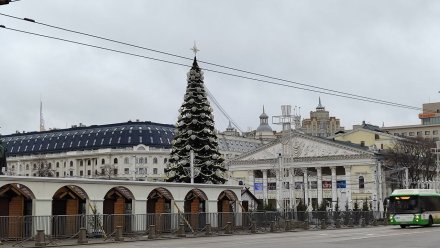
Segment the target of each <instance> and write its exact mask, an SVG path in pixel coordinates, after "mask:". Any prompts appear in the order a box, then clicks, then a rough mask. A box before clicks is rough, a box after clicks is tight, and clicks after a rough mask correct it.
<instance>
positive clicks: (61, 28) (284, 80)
mask: <svg viewBox="0 0 440 248" xmlns="http://www.w3.org/2000/svg"><path fill="white" fill-rule="evenodd" d="M0 15H2V16H5V17H9V18H13V19H17V20H21V21H26V22H29V23H34V24H38V25H42V26H46V27H50V28H54V29H58V30H62V31H66V32H71V33H75V34H80V35H84V36H88V37H92V38H96V39H100V40H104V41H108V42H113V43H117V44H121V45H125V46H130V47H134V48H138V49H142V50H147V51H150V52H155V53H160V54H164V55H167V56H172V57H176V58H180V59H186V60H192V58H189V57H185V56H181V55H177V54H174V53H169V52H164V51H160V50H157V49H152V48H148V47H145V46H139V45H134V44H130V43H127V42H122V41H118V40H115V39H110V38H105V37H102V36H98V35H93V34H89V33H85V32H80V31H76V30H72V29H68V28H63V27H58V26H55V25H50V24H46V23H42V22H38V21H35V20H34V19H30V18H20V17H17V16H12V15H8V14H3V13H0ZM198 62H200V63H204V64H207V65H211V66H215V67H220V68H223V69H228V70H233V71H237V72H241V73H246V74H249V75H253V76H259V77H264V78H268V79H271V80H276V81H280V82H284V83H289V84H295V85H300V86H303V87H309V88H313V89H317V90H320V91H328V92H331V93H336V94H338V95H347V96H350V97H355V98H351V99H356V98H358V99H360V98H362V99H366V100H370V101H374V102H376V103H386V104H387V105H390V106H396V107H401V108H407V109H413V110H420V109H421V108H419V107H415V106H410V105H405V104H400V103H395V102H391V101H385V100H380V99H376V98H370V97H366V96H361V95H356V94H351V93H348V92H343V91H338V90H332V89H328V88H323V87H318V86H314V85H311V84H306V83H299V82H295V81H292V80H287V79H283V78H278V77H273V76H269V75H265V74H261V73H256V72H251V71H247V70H243V69H238V68H234V67H231V66H224V65H220V64H216V63H211V62H207V61H203V60H199V61H198ZM330 95H331V94H330Z"/></svg>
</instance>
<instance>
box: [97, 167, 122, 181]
mask: <svg viewBox="0 0 440 248" xmlns="http://www.w3.org/2000/svg"><path fill="white" fill-rule="evenodd" d="M117 174H118V170H117V169H116V166H115V165H113V164H106V165H103V166H101V172H98V173H97V175H98V176H100V177H105V178H107V179H112V178H114V177H116V175H117Z"/></svg>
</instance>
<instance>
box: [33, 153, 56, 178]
mask: <svg viewBox="0 0 440 248" xmlns="http://www.w3.org/2000/svg"><path fill="white" fill-rule="evenodd" d="M35 163H36V165H37V166H36V168H34V170H33V171H34V174H35V175H36V176H37V177H54V176H55V170H54V169H53V168H52V163H50V162H49V161H47V159H46V158H45V157H44V156H42V155H41V156H39V157H38V158H37V160H36V161H35Z"/></svg>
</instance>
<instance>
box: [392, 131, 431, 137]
mask: <svg viewBox="0 0 440 248" xmlns="http://www.w3.org/2000/svg"><path fill="white" fill-rule="evenodd" d="M431 134H432V135H438V130H432V131H417V132H403V133H394V136H416V135H417V136H423V135H425V136H427V135H431Z"/></svg>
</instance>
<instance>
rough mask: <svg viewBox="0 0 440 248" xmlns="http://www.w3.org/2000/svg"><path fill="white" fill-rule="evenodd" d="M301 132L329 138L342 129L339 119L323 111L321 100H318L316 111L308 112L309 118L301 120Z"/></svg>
mask: <svg viewBox="0 0 440 248" xmlns="http://www.w3.org/2000/svg"><path fill="white" fill-rule="evenodd" d="M302 130H303V131H304V133H306V134H310V135H312V136H318V137H329V136H332V135H334V134H335V133H336V132H338V131H343V130H344V128H343V127H341V123H340V120H339V119H337V118H336V117H333V116H330V113H329V111H326V110H325V107H324V106H322V104H321V98H319V104H318V106H317V107H316V111H310V118H308V119H303V121H302Z"/></svg>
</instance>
